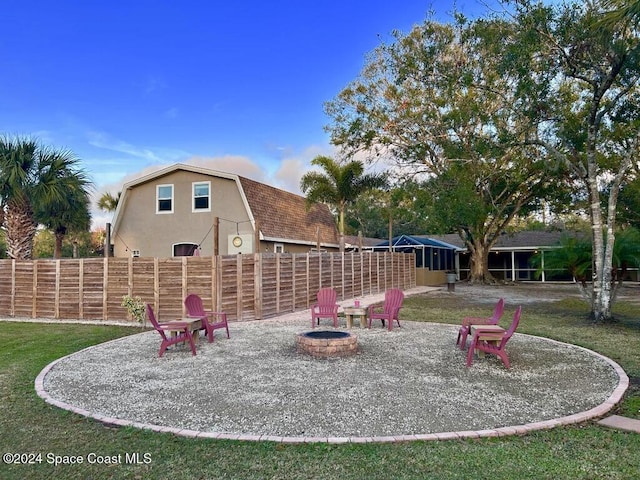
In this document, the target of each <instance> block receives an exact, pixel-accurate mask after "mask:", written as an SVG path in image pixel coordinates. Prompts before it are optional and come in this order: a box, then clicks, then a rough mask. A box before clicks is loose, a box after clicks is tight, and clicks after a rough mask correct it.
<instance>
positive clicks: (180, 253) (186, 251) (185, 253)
mask: <svg viewBox="0 0 640 480" xmlns="http://www.w3.org/2000/svg"><path fill="white" fill-rule="evenodd" d="M197 249H198V244H197V243H174V244H173V256H174V257H192V256H195V255H196V251H197Z"/></svg>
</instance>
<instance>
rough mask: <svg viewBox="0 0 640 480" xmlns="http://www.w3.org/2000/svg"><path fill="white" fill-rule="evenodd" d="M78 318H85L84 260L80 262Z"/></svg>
mask: <svg viewBox="0 0 640 480" xmlns="http://www.w3.org/2000/svg"><path fill="white" fill-rule="evenodd" d="M78 316H79V317H80V318H84V258H81V259H80V260H79V262H78Z"/></svg>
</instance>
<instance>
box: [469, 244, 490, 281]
mask: <svg viewBox="0 0 640 480" xmlns="http://www.w3.org/2000/svg"><path fill="white" fill-rule="evenodd" d="M467 247H468V248H469V253H470V258H469V281H470V282H471V283H495V278H493V275H491V273H490V272H489V251H490V250H491V246H490V245H484V244H483V243H482V242H480V241H474V242H473V243H467Z"/></svg>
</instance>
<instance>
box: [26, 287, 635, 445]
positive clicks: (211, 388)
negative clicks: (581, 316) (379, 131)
mask: <svg viewBox="0 0 640 480" xmlns="http://www.w3.org/2000/svg"><path fill="white" fill-rule="evenodd" d="M409 293H413V292H409ZM378 300H379V298H378V297H375V298H374V297H371V298H363V301H365V302H369V303H371V302H374V301H378ZM503 320H504V319H503ZM342 326H344V320H343V325H342ZM309 327H310V320H309V315H308V312H307V311H303V312H297V313H295V314H288V315H286V316H283V317H280V318H277V319H272V320H264V321H257V322H246V323H233V324H231V339H227V338H226V337H225V335H224V334H220V333H219V332H220V331H216V333H217V336H216V340H215V342H214V343H213V344H209V343H207V342H206V340H205V339H204V338H203V339H201V341H200V344H199V346H198V354H197V356H195V357H194V356H192V355H191V353H190V351H189V349H188V348H184V347H182V346H179V347H174V348H173V349H171V350H170V351H168V352H167V353H166V354H165V355H164V357H162V358H158V356H157V352H158V348H159V343H160V342H159V336H158V335H157V333H156V332H154V331H152V332H145V333H140V334H137V335H133V336H130V337H125V338H121V339H118V340H114V341H112V342H109V343H106V344H102V345H97V346H95V347H91V348H88V349H85V350H83V351H80V352H77V353H75V354H73V355H70V356H68V357H65V358H62V359H60V360H58V361H57V362H54V363H52V364H50V365H49V366H48V367H47V368H46V369H45V370H43V372H42V373H41V374H40V376H39V377H38V379H37V380H36V389H37V390H38V393H39V394H40V395H41V396H43V397H44V398H45V399H46V400H47V401H49V402H50V403H54V404H56V405H58V406H61V407H62V408H67V409H70V410H73V411H76V412H77V413H81V414H84V415H87V416H90V417H93V418H97V419H98V420H100V421H103V422H105V423H108V424H115V425H131V424H132V425H134V426H138V427H142V428H151V429H155V430H160V431H173V432H175V433H180V434H183V435H190V436H204V437H213V438H241V439H247V440H258V439H260V440H276V441H338V442H339V441H393V440H411V439H429V438H434V439H435V438H452V437H477V436H489V435H501V434H508V433H524V432H527V431H530V430H534V429H538V428H549V427H552V426H554V425H558V424H562V423H573V422H577V421H584V420H587V419H589V418H594V417H599V416H602V415H604V414H606V413H607V411H608V410H610V409H611V408H612V407H613V405H614V404H615V403H616V402H617V401H618V399H619V398H620V397H621V396H622V394H623V393H624V390H625V389H626V383H625V379H626V375H625V374H624V372H623V371H622V369H620V367H619V366H618V365H617V364H615V363H614V362H612V361H611V360H609V359H607V358H605V357H602V356H601V355H599V354H597V353H594V352H591V351H588V350H585V349H583V348H581V347H577V346H572V345H568V344H564V343H559V342H555V341H552V340H547V339H543V338H539V337H533V336H528V335H523V334H516V335H515V336H514V337H513V338H512V339H511V341H510V343H509V346H508V351H509V356H510V359H511V362H512V368H511V369H509V370H507V369H505V368H504V366H503V365H502V363H501V362H500V361H499V360H498V359H497V358H495V357H493V356H489V357H487V358H485V359H482V360H476V361H474V364H473V365H472V367H471V368H466V367H465V365H464V364H465V359H466V351H465V352H463V351H461V350H460V349H458V348H457V347H456V345H455V339H456V336H457V327H456V326H452V325H444V324H434V323H423V322H411V321H402V328H400V329H398V328H394V329H393V331H391V332H388V331H387V330H386V329H382V328H381V327H380V324H379V323H378V324H377V325H376V326H375V328H372V329H371V330H369V329H360V328H359V327H354V328H353V330H352V333H354V334H355V335H357V336H358V344H359V351H358V353H357V355H355V356H352V357H346V358H335V359H316V358H312V357H310V356H308V355H304V354H299V353H297V352H296V348H295V336H296V334H298V333H300V332H302V331H307V330H309V329H310V328H309ZM322 328H323V329H327V330H332V329H333V328H332V327H329V326H328V322H327V324H324V325H322Z"/></svg>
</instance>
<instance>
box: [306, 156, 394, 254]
mask: <svg viewBox="0 0 640 480" xmlns="http://www.w3.org/2000/svg"><path fill="white" fill-rule="evenodd" d="M311 164H312V165H315V166H318V167H320V168H322V170H323V172H322V171H311V172H307V173H305V174H304V175H303V176H302V179H301V180H300V188H301V190H302V191H303V192H305V193H306V195H307V202H309V203H310V204H312V203H316V202H322V203H326V204H328V205H331V206H332V207H334V208H335V209H336V210H337V211H338V218H339V220H338V230H339V232H340V235H341V237H342V236H343V235H344V233H345V212H346V209H347V207H348V206H349V205H351V204H353V203H354V202H355V201H356V200H357V198H358V197H359V196H360V195H362V194H363V193H364V192H366V191H368V190H371V189H374V188H380V187H382V186H384V185H385V183H386V180H385V176H384V175H381V174H373V173H369V174H367V173H364V165H363V164H362V162H359V161H355V160H354V161H350V162H346V163H340V162H337V161H335V160H334V159H332V158H330V157H326V156H322V155H320V156H317V157H315V158H314V159H313V160H312V161H311ZM342 247H343V242H342V241H341V248H342Z"/></svg>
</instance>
